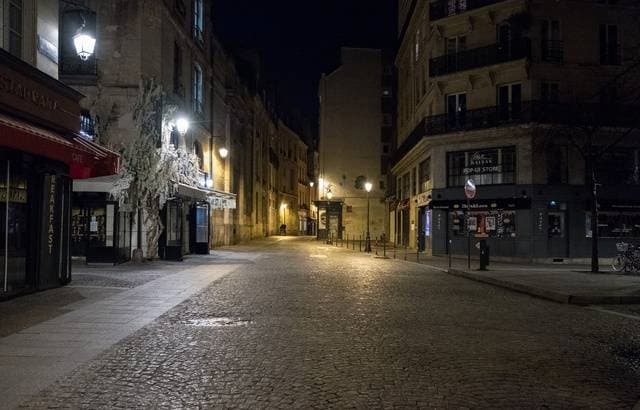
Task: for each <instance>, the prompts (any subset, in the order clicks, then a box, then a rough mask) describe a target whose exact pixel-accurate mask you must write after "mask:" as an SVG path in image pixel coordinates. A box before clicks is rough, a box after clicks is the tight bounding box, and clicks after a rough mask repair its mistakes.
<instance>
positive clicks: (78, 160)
mask: <svg viewBox="0 0 640 410" xmlns="http://www.w3.org/2000/svg"><path fill="white" fill-rule="evenodd" d="M0 145H2V146H5V147H9V148H13V149H16V150H20V151H25V152H29V153H31V154H34V155H39V156H42V157H45V158H50V159H53V160H57V161H61V162H64V163H66V164H67V165H69V167H70V173H71V177H72V178H74V179H84V178H91V177H96V176H103V175H112V174H116V173H117V172H118V165H119V160H120V158H119V156H118V154H116V153H115V152H112V151H109V150H107V149H105V148H103V147H101V146H99V145H98V144H95V143H93V142H91V141H88V140H86V139H84V138H83V137H81V136H79V135H71V136H63V135H61V134H58V133H56V132H53V131H49V130H46V129H44V128H40V127H36V126H34V125H30V124H28V123H26V122H23V121H20V120H17V119H14V118H10V117H8V116H5V115H2V114H0Z"/></svg>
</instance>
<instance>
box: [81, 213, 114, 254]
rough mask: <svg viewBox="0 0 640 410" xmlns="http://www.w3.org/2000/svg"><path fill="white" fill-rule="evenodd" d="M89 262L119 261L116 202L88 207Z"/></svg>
mask: <svg viewBox="0 0 640 410" xmlns="http://www.w3.org/2000/svg"><path fill="white" fill-rule="evenodd" d="M87 222H88V224H89V226H88V229H87V232H88V234H87V263H117V259H118V256H117V255H118V249H117V243H116V238H115V233H116V232H117V230H116V204H115V203H106V204H105V203H102V204H99V205H94V206H90V207H88V218H87Z"/></svg>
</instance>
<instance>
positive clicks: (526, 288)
mask: <svg viewBox="0 0 640 410" xmlns="http://www.w3.org/2000/svg"><path fill="white" fill-rule="evenodd" d="M353 245H354V244H353V242H352V243H350V244H349V249H350V250H351V251H353ZM342 246H343V248H346V244H342ZM355 251H356V252H358V251H359V244H355ZM383 252H384V251H383V249H382V248H381V247H374V249H373V251H372V255H373V256H374V257H378V258H380V257H382V255H383ZM386 257H387V258H390V259H394V249H393V248H390V249H386ZM395 259H396V260H402V261H405V260H406V261H407V262H413V263H420V264H423V265H425V266H429V267H432V268H435V269H438V270H441V271H444V272H447V273H449V274H451V275H455V276H461V277H464V278H467V279H471V280H475V281H478V282H482V283H487V284H491V285H494V286H499V287H502V288H505V289H510V290H513V291H516V292H521V293H526V294H528V295H531V296H536V297H540V298H543V299H548V300H552V301H555V302H560V303H570V304H575V305H605V304H606V305H618V304H640V275H621V274H617V273H613V272H611V267H610V266H607V265H604V264H603V265H601V266H600V269H601V273H597V274H596V273H591V272H590V270H591V266H588V265H570V264H518V263H502V262H492V263H491V264H490V265H489V267H488V270H486V271H479V270H478V268H479V262H478V260H477V258H476V259H473V258H472V260H471V269H469V268H468V265H467V259H466V258H455V257H454V258H452V259H451V267H449V259H448V258H447V257H439V256H424V255H418V254H417V253H416V252H415V251H413V252H410V251H407V252H406V253H405V249H397V250H395Z"/></svg>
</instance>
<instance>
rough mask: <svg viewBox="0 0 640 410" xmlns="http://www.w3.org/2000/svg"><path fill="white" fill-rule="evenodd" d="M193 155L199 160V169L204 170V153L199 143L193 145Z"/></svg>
mask: <svg viewBox="0 0 640 410" xmlns="http://www.w3.org/2000/svg"><path fill="white" fill-rule="evenodd" d="M193 153H194V154H195V156H196V157H197V158H198V168H200V169H202V168H203V167H204V152H203V151H202V145H201V144H200V142H199V141H195V142H194V143H193Z"/></svg>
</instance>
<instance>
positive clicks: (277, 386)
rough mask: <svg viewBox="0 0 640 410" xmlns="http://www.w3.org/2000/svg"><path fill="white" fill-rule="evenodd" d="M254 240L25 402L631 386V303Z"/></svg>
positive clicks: (480, 398) (568, 397)
mask: <svg viewBox="0 0 640 410" xmlns="http://www.w3.org/2000/svg"><path fill="white" fill-rule="evenodd" d="M247 250H250V249H249V248H247ZM261 252H262V253H261V257H260V258H259V259H258V260H257V263H255V264H248V265H247V266H246V268H242V269H238V270H236V271H235V272H234V273H232V274H230V275H228V276H225V277H224V278H222V279H221V280H219V281H217V282H215V283H213V284H212V285H211V286H210V287H208V288H207V289H206V290H205V291H204V292H202V293H200V294H199V295H197V296H195V297H193V298H191V299H189V300H187V301H185V302H184V303H182V304H181V305H178V306H177V307H175V308H174V309H172V310H170V311H169V312H167V313H166V314H165V315H163V316H162V317H160V318H158V319H157V320H156V321H154V322H153V323H151V324H150V325H148V326H146V327H144V328H143V329H141V330H139V331H138V332H136V333H134V334H133V335H131V336H129V337H128V338H126V339H124V340H122V341H121V342H120V343H118V344H116V345H114V346H113V347H112V348H110V349H109V350H107V351H106V352H104V353H103V354H101V355H100V356H99V357H98V358H96V359H94V360H92V361H90V362H89V363H87V364H85V365H83V366H81V367H79V368H77V369H76V370H75V371H74V372H73V373H72V374H70V375H69V376H68V377H65V378H64V379H62V380H60V381H58V382H57V383H56V384H54V385H51V386H50V387H49V388H47V389H46V390H44V391H42V392H40V393H39V394H38V395H37V396H35V397H33V398H32V399H30V400H29V401H28V402H26V403H24V404H23V407H26V408H47V407H69V408H135V407H147V408H149V407H152V408H182V407H186V408H195V407H202V408H212V407H216V408H229V407H237V408H282V407H284V408H289V407H297V408H327V407H332V408H344V407H356V408H379V407H406V408H415V407H422V408H432V407H435V408H446V407H454V408H461V407H462V408H607V409H611V408H631V407H633V406H634V404H635V403H636V402H637V401H638V399H639V398H640V360H639V359H640V321H638V320H634V319H633V318H631V317H622V316H619V315H613V314H608V313H607V312H602V311H595V310H592V309H587V308H582V307H576V306H569V305H561V304H556V303H553V302H548V301H544V300H539V299H535V298H531V297H529V296H526V295H521V294H517V293H511V292H509V291H506V290H503V289H499V288H494V287H492V286H489V285H483V284H480V283H476V282H473V281H469V280H466V279H463V278H458V277H453V276H449V275H446V274H444V273H442V272H438V271H434V270H429V269H427V268H425V267H423V266H419V265H416V264H408V263H404V262H400V261H389V260H380V259H375V258H372V257H367V256H364V255H362V254H357V253H353V252H348V251H345V250H341V249H335V248H331V247H327V246H323V245H321V244H319V243H317V242H312V241H308V240H290V241H282V242H279V243H278V244H277V245H276V246H273V247H269V248H268V249H261Z"/></svg>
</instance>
